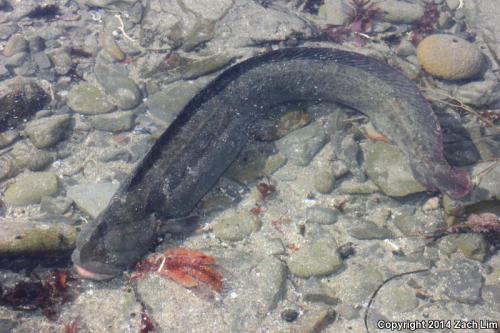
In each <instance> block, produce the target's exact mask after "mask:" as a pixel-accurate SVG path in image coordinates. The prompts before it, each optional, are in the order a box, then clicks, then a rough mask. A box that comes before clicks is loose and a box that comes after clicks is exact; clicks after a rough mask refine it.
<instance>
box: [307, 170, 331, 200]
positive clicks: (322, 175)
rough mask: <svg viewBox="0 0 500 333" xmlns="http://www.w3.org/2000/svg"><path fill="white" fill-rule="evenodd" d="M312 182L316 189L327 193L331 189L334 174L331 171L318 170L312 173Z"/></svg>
mask: <svg viewBox="0 0 500 333" xmlns="http://www.w3.org/2000/svg"><path fill="white" fill-rule="evenodd" d="M312 183H313V186H314V189H315V190H316V191H318V192H319V193H323V194H328V193H330V192H331V191H332V190H333V186H334V185H335V176H334V175H333V173H332V172H331V171H328V170H318V172H316V173H314V175H313V179H312Z"/></svg>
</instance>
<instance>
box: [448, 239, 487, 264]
mask: <svg viewBox="0 0 500 333" xmlns="http://www.w3.org/2000/svg"><path fill="white" fill-rule="evenodd" d="M442 241H443V242H446V241H447V242H449V243H450V244H451V245H453V246H454V247H455V248H457V249H458V250H459V251H460V252H462V253H463V255H464V256H465V257H466V258H469V259H472V260H477V261H483V260H484V258H485V257H486V255H487V254H488V242H486V240H485V239H484V237H483V236H482V235H479V234H456V235H448V236H446V237H445V238H444V239H443V240H442Z"/></svg>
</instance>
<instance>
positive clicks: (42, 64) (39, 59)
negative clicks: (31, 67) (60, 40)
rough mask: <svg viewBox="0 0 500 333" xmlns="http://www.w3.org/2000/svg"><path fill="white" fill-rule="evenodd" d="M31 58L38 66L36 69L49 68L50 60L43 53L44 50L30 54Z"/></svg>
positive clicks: (50, 65)
mask: <svg viewBox="0 0 500 333" xmlns="http://www.w3.org/2000/svg"><path fill="white" fill-rule="evenodd" d="M31 59H32V60H33V62H34V63H35V65H36V66H37V67H38V69H41V70H43V69H49V68H51V67H52V62H51V61H50V59H49V56H48V55H47V54H45V52H37V53H34V54H32V55H31Z"/></svg>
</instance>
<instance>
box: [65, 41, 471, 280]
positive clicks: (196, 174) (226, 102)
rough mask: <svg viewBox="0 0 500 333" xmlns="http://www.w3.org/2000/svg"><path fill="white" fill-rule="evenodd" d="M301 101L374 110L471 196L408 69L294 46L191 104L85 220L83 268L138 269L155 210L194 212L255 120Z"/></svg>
mask: <svg viewBox="0 0 500 333" xmlns="http://www.w3.org/2000/svg"><path fill="white" fill-rule="evenodd" d="M301 100H314V101H324V102H338V103H342V104H345V105H347V106H349V107H352V108H354V109H356V110H358V111H360V112H362V113H364V114H365V115H367V116H368V117H369V118H370V120H371V121H372V123H373V124H374V126H375V127H376V128H377V130H378V131H380V132H381V133H382V134H383V135H384V136H386V137H387V138H389V139H390V140H391V142H393V143H394V144H396V145H397V146H398V147H399V148H400V149H401V150H402V151H403V152H405V154H406V155H407V156H408V158H409V161H410V165H411V168H412V171H413V173H414V175H415V177H416V179H417V180H418V181H419V182H420V183H422V184H423V185H424V186H426V187H427V188H429V189H439V190H440V191H442V192H444V193H446V194H447V195H449V196H450V197H452V198H461V197H463V196H465V195H467V194H468V192H469V190H470V179H469V175H468V174H467V173H465V172H458V171H456V170H454V169H453V168H452V167H451V166H450V165H449V164H448V162H447V161H446V160H445V158H444V156H443V146H442V134H441V128H440V126H439V123H438V121H437V118H436V116H435V115H434V113H433V111H432V108H431V107H430V105H429V104H428V103H427V102H426V101H425V99H424V98H423V97H422V95H421V94H420V93H419V91H418V89H417V87H416V86H415V85H414V84H413V83H412V82H410V81H409V80H408V79H407V78H406V77H404V76H403V75H402V74H401V73H399V72H398V71H396V70H394V69H393V68H392V67H390V66H388V65H386V64H383V63H381V62H379V61H377V60H374V59H372V58H369V57H365V56H362V55H360V54H357V53H352V52H347V51H341V50H334V49H324V48H321V49H320V48H293V49H284V50H279V51H274V52H271V53H267V54H264V55H262V56H258V57H255V58H251V59H249V60H246V61H244V62H242V63H240V64H237V65H235V66H233V67H231V68H229V69H228V70H226V71H225V72H224V73H222V74H221V75H220V76H219V77H218V78H217V79H215V80H214V81H213V82H212V83H211V84H209V85H208V86H207V87H206V88H205V89H204V90H202V91H201V92H200V93H199V94H198V95H196V96H195V97H194V98H193V99H192V100H191V101H190V102H189V103H188V105H187V106H186V107H185V108H184V110H183V111H182V112H181V113H180V114H179V116H178V117H177V119H176V120H175V121H174V122H173V123H172V124H171V125H170V126H169V128H168V129H167V130H166V131H165V132H164V133H163V134H162V136H161V137H160V138H159V139H158V141H157V142H156V143H155V144H154V145H153V147H152V148H151V150H150V151H149V152H148V153H147V155H146V157H145V158H144V160H143V161H142V162H141V163H140V165H138V167H137V168H136V170H135V172H134V173H133V175H132V176H131V178H130V180H129V181H127V182H125V183H124V184H122V186H121V188H120V190H118V191H117V193H116V195H115V196H114V197H113V199H112V200H111V203H110V204H109V206H108V207H107V209H106V210H105V211H104V212H103V213H102V214H101V215H100V216H99V217H98V218H97V219H96V220H95V221H93V222H92V223H90V224H88V225H87V226H85V228H84V230H83V231H82V232H81V234H80V236H79V239H78V241H77V248H76V250H75V252H74V253H73V261H74V263H75V265H76V266H77V267H78V268H79V269H80V270H81V271H84V272H86V273H92V272H93V273H95V278H96V279H104V278H109V277H112V276H115V275H117V274H119V273H121V272H122V270H123V269H125V268H127V267H130V266H131V265H132V264H134V263H135V262H136V261H137V260H139V259H140V257H141V256H143V255H144V254H145V253H146V252H147V251H148V250H150V249H151V248H152V247H153V246H154V245H155V241H156V238H157V237H158V232H159V229H160V226H159V225H158V223H156V222H155V221H156V220H154V219H152V218H151V213H155V215H157V216H161V217H162V218H163V219H168V218H179V217H183V216H186V215H188V214H189V213H190V212H191V210H192V209H193V208H194V207H195V205H196V204H197V203H198V201H199V200H200V199H201V198H202V197H203V195H204V194H205V193H206V192H207V191H208V190H209V189H210V188H211V187H212V186H213V185H214V184H215V183H216V182H217V180H218V179H219V177H220V176H221V175H222V174H223V172H224V171H225V169H226V168H227V167H228V166H229V165H230V164H231V162H233V160H234V159H235V158H236V156H237V155H238V153H239V151H240V149H241V148H242V146H243V145H244V144H245V142H247V140H248V139H249V137H250V135H251V127H252V124H254V123H255V121H257V120H258V119H261V118H264V117H268V116H270V114H269V113H270V110H277V109H279V108H273V107H274V106H276V105H279V104H282V103H285V102H293V101H301ZM86 275H87V277H88V276H89V275H92V274H86Z"/></svg>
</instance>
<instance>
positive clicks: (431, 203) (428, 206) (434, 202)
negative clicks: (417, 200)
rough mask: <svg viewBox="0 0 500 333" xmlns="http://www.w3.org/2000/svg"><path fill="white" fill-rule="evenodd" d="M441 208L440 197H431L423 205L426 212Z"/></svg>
mask: <svg viewBox="0 0 500 333" xmlns="http://www.w3.org/2000/svg"><path fill="white" fill-rule="evenodd" d="M438 208H439V197H433V198H429V199H428V200H427V201H426V202H425V203H424V204H423V206H422V210H423V211H424V212H430V211H433V210H436V209H438Z"/></svg>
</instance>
